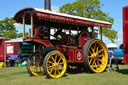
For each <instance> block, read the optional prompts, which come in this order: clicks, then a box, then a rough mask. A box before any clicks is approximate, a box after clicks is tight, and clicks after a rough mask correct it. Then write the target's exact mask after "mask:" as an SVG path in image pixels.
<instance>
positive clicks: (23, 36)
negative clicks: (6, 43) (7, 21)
mask: <svg viewBox="0 0 128 85" xmlns="http://www.w3.org/2000/svg"><path fill="white" fill-rule="evenodd" d="M24 37H25V18H24V17H23V38H24Z"/></svg>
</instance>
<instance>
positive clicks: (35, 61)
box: [29, 53, 44, 76]
mask: <svg viewBox="0 0 128 85" xmlns="http://www.w3.org/2000/svg"><path fill="white" fill-rule="evenodd" d="M42 61H43V59H42V57H41V55H40V53H36V54H35V55H33V56H32V57H31V58H30V60H29V67H30V71H31V73H32V74H33V75H35V76H41V75H43V74H44V70H43V64H42V63H43V62H42Z"/></svg>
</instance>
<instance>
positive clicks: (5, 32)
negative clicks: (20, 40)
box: [0, 17, 18, 38]
mask: <svg viewBox="0 0 128 85" xmlns="http://www.w3.org/2000/svg"><path fill="white" fill-rule="evenodd" d="M17 32H18V31H17V30H16V27H15V26H14V22H13V18H8V17H6V18H5V19H4V20H0V37H5V38H16V37H17Z"/></svg>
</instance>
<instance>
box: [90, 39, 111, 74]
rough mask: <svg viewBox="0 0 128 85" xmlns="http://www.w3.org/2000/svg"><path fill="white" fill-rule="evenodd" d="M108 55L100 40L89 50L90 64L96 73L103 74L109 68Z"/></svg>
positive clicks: (91, 45)
mask: <svg viewBox="0 0 128 85" xmlns="http://www.w3.org/2000/svg"><path fill="white" fill-rule="evenodd" d="M107 62H108V53H107V49H106V46H105V45H104V43H103V42H102V41H100V40H95V41H93V42H92V43H91V44H90V46H89V48H88V63H89V66H90V67H91V70H93V71H94V72H103V71H104V70H105V68H106V66H107Z"/></svg>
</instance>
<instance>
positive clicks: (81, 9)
mask: <svg viewBox="0 0 128 85" xmlns="http://www.w3.org/2000/svg"><path fill="white" fill-rule="evenodd" d="M102 6H103V4H101V2H100V0H76V1H75V2H73V3H67V4H65V5H63V6H62V7H60V8H59V12H61V13H66V14H71V15H76V16H80V17H86V18H92V19H97V20H102V21H107V22H110V23H112V24H113V23H114V19H113V18H112V17H110V16H109V13H105V12H103V11H102V10H101V7H102ZM103 35H104V36H106V37H108V39H110V40H111V41H112V42H115V41H114V40H115V39H117V31H115V30H113V29H106V28H104V29H103Z"/></svg>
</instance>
